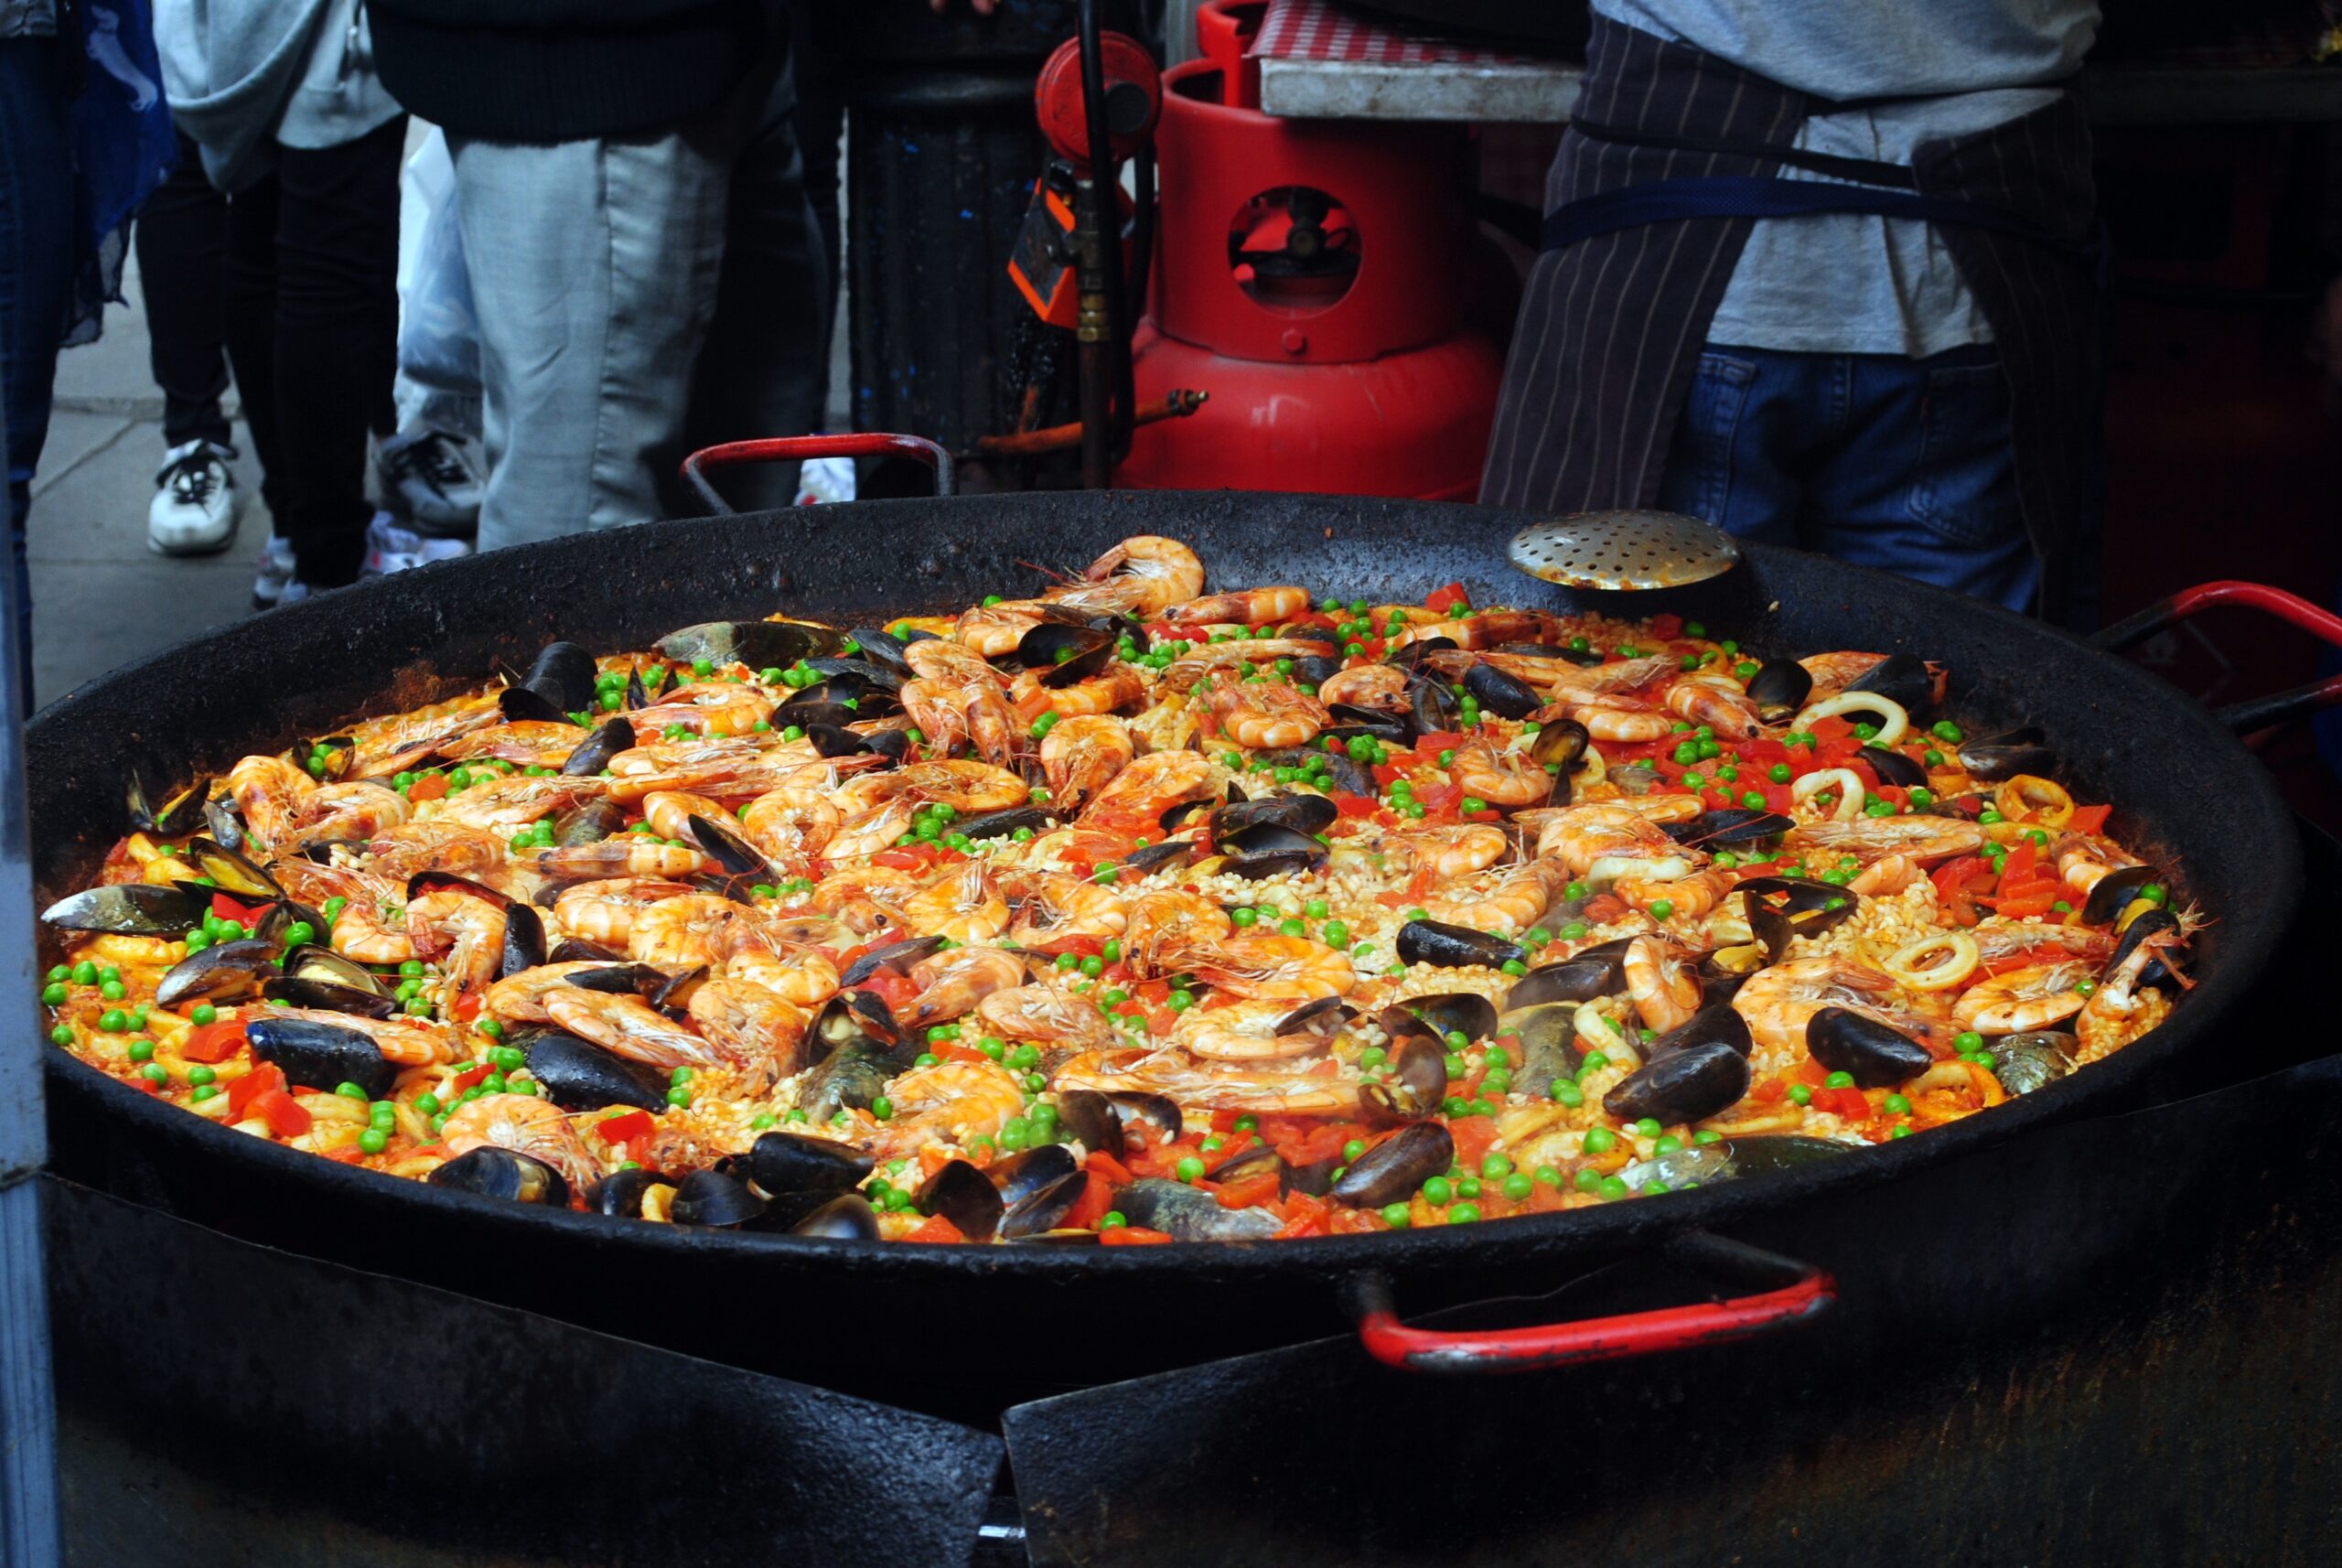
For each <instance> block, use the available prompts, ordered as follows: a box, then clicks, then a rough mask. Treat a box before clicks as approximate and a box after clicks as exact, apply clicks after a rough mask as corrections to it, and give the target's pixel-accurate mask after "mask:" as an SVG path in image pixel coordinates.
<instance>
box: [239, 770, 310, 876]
mask: <svg viewBox="0 0 2342 1568" xmlns="http://www.w3.org/2000/svg"><path fill="white" fill-rule="evenodd" d="M227 783H228V799H229V800H232V801H234V802H235V806H236V812H237V814H238V815H239V816H241V817H242V818H243V819H244V832H245V833H246V834H248V835H249V836H250V837H251V838H252V842H253V843H257V844H258V845H260V847H261V848H262V849H263V851H265V852H268V853H270V854H274V852H275V851H276V850H277V849H279V848H280V847H282V846H284V845H285V844H288V843H291V842H292V841H293V837H294V834H295V832H298V830H299V828H300V825H301V817H302V811H303V809H304V807H305V806H306V804H307V802H308V799H309V797H310V795H312V794H313V793H315V792H316V790H317V780H316V779H311V778H310V777H309V776H308V775H307V774H306V773H304V772H303V771H301V769H299V768H295V767H294V766H293V765H292V764H291V763H289V762H287V761H285V758H283V757H245V758H244V759H243V760H242V761H241V762H239V763H237V764H236V765H235V766H234V767H233V768H230V769H228V779H227Z"/></svg>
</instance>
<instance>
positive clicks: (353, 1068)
mask: <svg viewBox="0 0 2342 1568" xmlns="http://www.w3.org/2000/svg"><path fill="white" fill-rule="evenodd" d="M244 1040H245V1043H246V1044H248V1045H250V1046H251V1047H252V1055H253V1056H255V1057H257V1058H260V1059H261V1060H262V1061H264V1062H274V1063H275V1064H276V1066H277V1067H279V1068H280V1069H283V1070H284V1073H285V1081H286V1082H287V1083H295V1084H300V1085H302V1086H303V1087H305V1088H308V1089H338V1088H339V1087H340V1086H341V1085H343V1084H345V1083H354V1084H356V1085H358V1087H359V1088H360V1089H362V1090H365V1091H366V1098H367V1099H369V1100H380V1099H381V1098H382V1096H384V1095H385V1094H388V1093H389V1092H390V1091H391V1085H392V1083H393V1082H395V1081H397V1079H398V1076H399V1069H398V1066H397V1064H396V1063H394V1062H392V1061H391V1060H390V1059H389V1058H386V1057H384V1056H383V1055H382V1051H381V1047H379V1046H377V1045H375V1044H374V1042H373V1041H372V1040H371V1039H369V1038H368V1037H367V1036H364V1035H361V1034H360V1033H359V1032H358V1031H357V1030H355V1029H345V1028H343V1027H341V1026H339V1025H338V1024H320V1023H317V1022H316V1021H315V1020H313V1019H308V1018H255V1019H253V1020H252V1022H251V1023H250V1024H248V1025H246V1026H244Z"/></svg>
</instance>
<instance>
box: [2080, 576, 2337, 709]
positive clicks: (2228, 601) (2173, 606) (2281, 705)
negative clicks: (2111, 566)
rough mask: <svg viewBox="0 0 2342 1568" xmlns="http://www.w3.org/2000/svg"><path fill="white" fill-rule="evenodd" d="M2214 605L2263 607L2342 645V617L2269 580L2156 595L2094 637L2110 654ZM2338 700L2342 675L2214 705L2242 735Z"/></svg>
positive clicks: (2233, 583)
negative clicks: (2242, 701)
mask: <svg viewBox="0 0 2342 1568" xmlns="http://www.w3.org/2000/svg"><path fill="white" fill-rule="evenodd" d="M2215 605H2231V606H2235V607H2238V608H2241V609H2255V610H2260V611H2261V612H2262V613H2264V614H2267V615H2272V616H2275V617H2276V618H2278V619H2280V620H2286V621H2291V622H2292V623H2293V624H2294V625H2295V626H2297V627H2299V628H2302V629H2303V630H2304V631H2305V632H2307V633H2309V634H2310V635H2311V636H2312V637H2315V638H2317V639H2320V640H2322V641H2325V642H2326V643H2329V644H2331V645H2333V646H2334V647H2336V648H2342V616H2337V615H2336V614H2334V613H2333V612H2332V611H2331V610H2326V609H2321V608H2319V607H2317V606H2315V605H2314V604H2311V603H2310V602H2309V601H2308V600H2307V599H2304V598H2303V597H2302V596H2300V595H2298V594H2289V593H2287V592H2285V590H2284V589H2283V588H2272V587H2270V586H2269V585H2267V584H2265V583H2240V582H2234V581H2229V582H2219V583H2198V584H2197V585H2196V586H2194V587H2192V588H2182V589H2181V590H2180V591H2179V592H2177V593H2175V594H2174V595H2172V596H2170V597H2169V598H2165V599H2157V600H2156V601H2155V602H2154V604H2151V605H2149V606H2147V607H2145V608H2144V609H2143V610H2140V611H2139V612H2138V613H2137V614H2135V615H2132V616H2128V617H2125V618H2123V619H2122V620H2119V621H2116V622H2115V623H2114V624H2113V625H2112V626H2110V627H2108V628H2105V629H2104V630H2102V631H2100V633H2099V634H2098V635H2097V636H2096V637H2094V638H2092V639H2090V640H2091V641H2092V642H2095V643H2096V644H2097V645H2098V646H2099V647H2100V648H2103V649H2105V650H2107V651H2108V652H2110V653H2119V652H2121V651H2122V650H2124V649H2126V648H2133V647H2135V646H2137V645H2138V644H2140V643H2142V642H2144V641H2145V640H2146V639H2149V638H2151V637H2153V636H2154V634H2155V633H2157V632H2159V631H2162V630H2163V629H2164V628H2166V627H2173V626H2176V625H2178V624H2179V623H2180V622H2181V621H2184V620H2186V618H2188V617H2190V616H2193V615H2197V614H2200V613H2202V612H2203V611H2205V610H2208V609H2210V608H2211V607H2214V606H2215ZM2336 703H2342V675H2336V676H2330V677H2328V678H2327V679H2326V680H2323V681H2313V682H2310V683H2309V684H2308V685H2305V686H2295V687H2294V688H2293V689H2292V690H2291V691H2286V692H2277V693H2272V694H2271V695H2269V696H2266V697H2256V698H2254V699H2252V700H2251V702H2245V703H2230V704H2229V706H2227V707H2224V708H2215V709H2213V710H2212V716H2213V717H2214V718H2216V719H2218V720H2219V721H2220V722H2221V723H2222V724H2224V725H2227V726H2228V727H2229V729H2231V730H2233V731H2235V732H2236V733H2237V734H2239V735H2246V734H2250V733H2251V732H2252V731H2254V730H2258V729H2267V728H2269V727H2270V726H2272V725H2282V724H2290V723H2292V722H2293V721H2294V720H2295V719H2299V718H2305V717H2307V716H2308V715H2309V714H2314V713H2316V712H2318V711H2319V710H2320V709H2322V708H2330V707H2333V706H2334V705H2335V704H2336Z"/></svg>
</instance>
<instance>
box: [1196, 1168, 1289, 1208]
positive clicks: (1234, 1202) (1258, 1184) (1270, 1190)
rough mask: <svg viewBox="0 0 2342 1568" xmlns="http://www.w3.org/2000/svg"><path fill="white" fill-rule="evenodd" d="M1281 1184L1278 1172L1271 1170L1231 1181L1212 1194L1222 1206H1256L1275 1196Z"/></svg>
mask: <svg viewBox="0 0 2342 1568" xmlns="http://www.w3.org/2000/svg"><path fill="white" fill-rule="evenodd" d="M1278 1186H1279V1182H1278V1177H1277V1173H1276V1172H1274V1171H1273V1170H1269V1171H1262V1172H1261V1173H1260V1174H1259V1175H1257V1176H1246V1177H1245V1178H1244V1179H1243V1180H1241V1181H1232V1182H1230V1183H1229V1184H1228V1185H1227V1186H1226V1187H1221V1188H1219V1190H1218V1191H1217V1192H1215V1193H1213V1194H1212V1196H1213V1197H1216V1198H1218V1199H1219V1206H1220V1207H1221V1208H1258V1207H1259V1206H1260V1205H1262V1204H1263V1203H1267V1202H1270V1201H1272V1200H1273V1199H1274V1198H1275V1197H1276V1195H1277V1187H1278Z"/></svg>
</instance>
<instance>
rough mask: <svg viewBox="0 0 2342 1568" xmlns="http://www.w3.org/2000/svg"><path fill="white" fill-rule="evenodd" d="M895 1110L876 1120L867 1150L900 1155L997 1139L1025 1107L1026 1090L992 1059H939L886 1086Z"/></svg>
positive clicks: (891, 1156) (894, 1156)
mask: <svg viewBox="0 0 2342 1568" xmlns="http://www.w3.org/2000/svg"><path fill="white" fill-rule="evenodd" d="M886 1098H887V1099H888V1100H890V1101H894V1106H895V1113H894V1115H893V1116H892V1117H891V1118H889V1119H888V1120H886V1121H885V1122H880V1123H879V1124H878V1130H877V1133H876V1135H874V1136H873V1137H872V1139H871V1143H870V1150H871V1153H872V1154H874V1155H876V1156H877V1157H878V1158H880V1159H882V1160H883V1159H901V1158H905V1157H908V1156H909V1155H916V1154H918V1153H919V1151H920V1150H921V1149H923V1148H925V1147H927V1146H928V1145H929V1144H946V1145H957V1144H965V1143H967V1142H969V1141H970V1140H972V1139H975V1138H992V1137H997V1136H998V1135H999V1133H1000V1130H1001V1129H1002V1128H1003V1127H1005V1126H1006V1125H1008V1123H1009V1122H1010V1121H1011V1120H1013V1119H1014V1118H1015V1117H1016V1116H1019V1115H1021V1114H1022V1113H1023V1112H1024V1110H1025V1091H1024V1089H1023V1087H1022V1086H1021V1085H1020V1084H1018V1083H1017V1081H1016V1079H1015V1078H1014V1077H1012V1076H1010V1074H1009V1072H1008V1069H1005V1068H1003V1067H999V1066H997V1065H995V1064H994V1063H992V1062H969V1061H949V1062H937V1063H936V1064H935V1065H934V1066H933V1067H921V1068H913V1069H911V1070H910V1071H908V1072H907V1073H903V1074H901V1075H899V1076H897V1078H896V1079H894V1080H893V1081H892V1082H890V1083H889V1084H887V1085H886Z"/></svg>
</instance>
